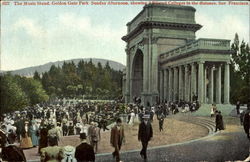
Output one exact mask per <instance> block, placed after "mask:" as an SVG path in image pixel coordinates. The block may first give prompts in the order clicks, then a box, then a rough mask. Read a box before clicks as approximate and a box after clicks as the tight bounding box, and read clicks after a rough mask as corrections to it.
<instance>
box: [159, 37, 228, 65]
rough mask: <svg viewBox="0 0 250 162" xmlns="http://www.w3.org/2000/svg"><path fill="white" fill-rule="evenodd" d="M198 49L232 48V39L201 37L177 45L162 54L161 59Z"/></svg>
mask: <svg viewBox="0 0 250 162" xmlns="http://www.w3.org/2000/svg"><path fill="white" fill-rule="evenodd" d="M197 49H207V50H230V40H225V39H206V38H200V39H198V40H195V41H192V42H190V43H187V44H185V45H184V46H181V47H177V48H175V49H172V50H170V51H168V52H165V53H162V54H160V59H164V60H165V59H169V58H172V57H175V56H179V55H182V54H185V53H188V52H191V51H194V50H197Z"/></svg>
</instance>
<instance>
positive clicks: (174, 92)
mask: <svg viewBox="0 0 250 162" xmlns="http://www.w3.org/2000/svg"><path fill="white" fill-rule="evenodd" d="M177 70H178V69H177V67H175V68H174V90H173V101H176V100H177V94H178V88H177V87H178V71H177Z"/></svg>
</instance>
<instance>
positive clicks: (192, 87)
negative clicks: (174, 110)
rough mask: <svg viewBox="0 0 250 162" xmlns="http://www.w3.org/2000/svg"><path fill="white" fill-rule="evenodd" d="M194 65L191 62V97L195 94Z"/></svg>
mask: <svg viewBox="0 0 250 162" xmlns="http://www.w3.org/2000/svg"><path fill="white" fill-rule="evenodd" d="M196 84H197V82H196V66H195V63H192V66H191V95H192V96H191V97H193V95H196V93H197V92H196Z"/></svg>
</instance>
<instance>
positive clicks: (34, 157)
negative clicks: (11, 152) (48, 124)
mask: <svg viewBox="0 0 250 162" xmlns="http://www.w3.org/2000/svg"><path fill="white" fill-rule="evenodd" d="M187 121H189V122H187ZM195 122H196V124H192V123H195ZM213 122H214V119H213V118H212V119H211V118H210V117H194V116H191V114H189V113H187V114H178V115H174V116H169V117H168V118H167V119H166V120H165V123H164V129H165V131H164V132H162V134H161V132H159V131H158V122H157V121H156V120H155V121H154V122H153V127H154V139H153V140H152V141H151V142H150V144H149V149H148V161H152V162H154V161H235V160H244V159H245V158H246V157H247V156H248V154H249V141H248V139H247V138H246V135H245V133H244V130H243V128H242V126H241V125H240V124H239V119H238V118H236V117H229V116H228V117H225V119H224V122H225V123H226V130H224V131H221V132H217V133H214V129H213V130H212V132H211V130H210V132H208V130H209V129H210V128H211V125H212V124H211V123H213ZM171 124H172V125H171ZM209 126H210V128H209V129H208V127H209ZM136 127H137V125H135V126H134V127H130V126H126V130H127V132H126V136H127V140H126V144H125V145H124V146H122V150H121V152H122V153H121V159H122V160H123V161H125V162H126V161H128V162H133V161H143V160H142V159H141V157H140V156H139V151H140V149H141V145H140V143H139V142H138V141H137V133H136V132H137V128H136ZM174 127H176V128H174ZM129 128H130V129H129ZM185 128H186V129H185ZM170 130H171V131H170ZM109 135H110V132H109V131H106V132H102V140H104V141H105V142H101V144H100V147H99V152H98V153H97V155H96V161H98V162H110V161H115V159H113V158H112V156H111V152H112V151H113V148H112V147H111V146H110V145H109ZM62 141H63V142H62V143H61V145H73V146H76V145H78V144H79V138H78V136H71V137H64V138H63V140H62ZM25 154H26V157H27V159H28V160H29V161H39V160H38V159H39V156H38V154H37V148H33V149H30V150H25Z"/></svg>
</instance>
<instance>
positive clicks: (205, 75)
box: [204, 67, 207, 103]
mask: <svg viewBox="0 0 250 162" xmlns="http://www.w3.org/2000/svg"><path fill="white" fill-rule="evenodd" d="M204 103H207V67H205V70H204Z"/></svg>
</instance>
